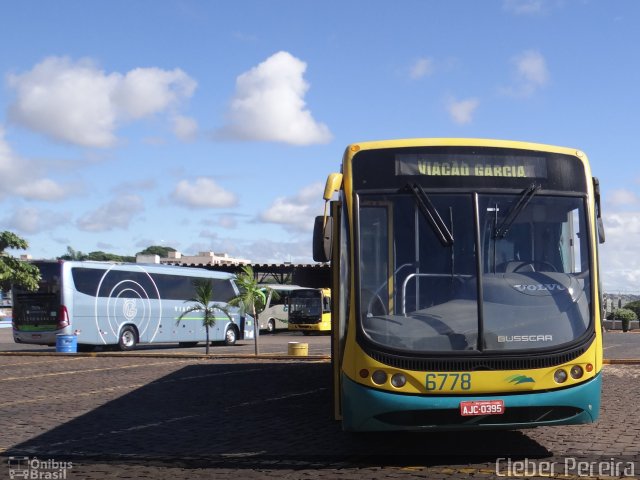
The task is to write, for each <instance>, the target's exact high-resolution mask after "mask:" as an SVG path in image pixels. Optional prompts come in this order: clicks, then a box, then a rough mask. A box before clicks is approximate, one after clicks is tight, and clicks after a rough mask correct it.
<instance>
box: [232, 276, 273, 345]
mask: <svg viewBox="0 0 640 480" xmlns="http://www.w3.org/2000/svg"><path fill="white" fill-rule="evenodd" d="M241 270H242V271H241V272H240V273H239V274H238V275H237V277H236V284H237V285H238V288H239V289H240V294H239V295H237V296H236V297H234V298H232V299H231V300H229V305H231V306H236V307H240V309H241V310H242V312H246V313H250V314H251V316H252V317H253V340H254V350H255V354H256V355H258V353H259V352H260V348H259V347H258V325H259V322H258V314H257V312H258V311H260V309H261V308H264V305H265V304H266V303H267V302H266V298H267V294H268V293H269V292H271V294H272V295H274V296H276V297H277V295H278V294H277V292H275V291H274V290H272V289H271V288H269V287H265V286H262V285H259V284H258V281H257V280H256V276H255V274H254V272H253V267H251V265H243V266H242V268H241Z"/></svg>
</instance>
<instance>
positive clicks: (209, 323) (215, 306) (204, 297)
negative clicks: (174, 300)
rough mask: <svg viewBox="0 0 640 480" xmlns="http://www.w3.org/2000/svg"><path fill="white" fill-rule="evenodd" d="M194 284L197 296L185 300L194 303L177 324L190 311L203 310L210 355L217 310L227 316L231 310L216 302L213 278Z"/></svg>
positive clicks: (203, 321)
mask: <svg viewBox="0 0 640 480" xmlns="http://www.w3.org/2000/svg"><path fill="white" fill-rule="evenodd" d="M193 286H194V287H195V289H196V293H195V297H193V298H190V299H189V300H186V301H185V303H187V302H189V303H192V305H191V306H190V307H189V308H187V309H186V310H185V311H184V312H182V313H181V314H180V316H179V317H178V320H176V325H178V324H180V322H181V321H182V320H183V319H184V317H186V316H187V315H189V314H190V313H193V312H202V325H203V326H204V328H205V331H206V333H207V335H206V336H207V346H206V353H207V355H208V354H209V343H211V342H210V341H209V328H211V327H213V326H214V325H215V323H216V310H219V311H221V312H223V313H224V314H225V315H226V316H227V317H229V312H228V311H227V309H226V307H225V306H223V305H221V304H219V303H214V301H213V283H212V282H211V280H207V279H198V280H194V281H193Z"/></svg>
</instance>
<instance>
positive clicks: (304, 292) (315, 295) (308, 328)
mask: <svg viewBox="0 0 640 480" xmlns="http://www.w3.org/2000/svg"><path fill="white" fill-rule="evenodd" d="M289 330H290V331H297V332H302V333H304V334H305V335H308V334H310V333H313V332H325V333H327V332H331V290H330V289H328V288H301V289H298V290H294V291H292V292H291V293H290V294H289Z"/></svg>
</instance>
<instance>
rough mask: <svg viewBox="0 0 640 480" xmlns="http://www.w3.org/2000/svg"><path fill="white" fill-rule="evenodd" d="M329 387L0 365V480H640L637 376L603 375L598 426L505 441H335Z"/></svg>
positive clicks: (301, 367) (178, 366) (203, 374)
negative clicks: (513, 478)
mask: <svg viewBox="0 0 640 480" xmlns="http://www.w3.org/2000/svg"><path fill="white" fill-rule="evenodd" d="M329 385H330V364H329V363H328V362H326V361H308V360H307V361H285V360H282V361H269V360H246V359H235V360H234V359H215V360H197V359H171V358H168V359H159V358H137V357H122V358H102V357H98V358H88V357H72V356H68V357H67V356H57V357H29V356H18V357H10V356H9V357H0V392H1V395H0V455H1V457H0V479H2V478H10V476H11V474H13V475H14V478H68V479H84V478H87V479H99V478H154V479H156V478H178V479H180V478H196V479H199V478H222V479H224V478H234V479H236V478H270V477H277V478H291V479H298V478H300V479H314V478H340V479H361V478H495V477H497V476H500V475H506V474H508V473H510V472H515V473H518V472H520V471H521V472H522V473H528V474H529V475H528V477H529V478H537V477H536V476H537V475H538V476H539V477H540V478H549V477H550V476H551V477H555V478H579V476H581V474H584V473H586V474H589V473H591V477H593V476H596V475H595V474H597V473H603V478H606V477H610V476H611V475H610V473H615V475H613V476H615V477H622V476H624V475H626V474H631V473H633V474H634V475H635V476H640V456H639V454H638V450H639V446H640V420H639V419H638V416H637V413H636V407H635V405H636V404H637V399H638V398H639V397H640V367H638V366H634V365H608V366H605V370H604V389H603V390H604V391H603V408H602V416H601V419H600V421H599V422H598V423H597V424H595V425H583V426H575V427H555V428H546V427H545V428H538V429H532V430H523V431H507V432H504V431H501V432H471V433H464V434H460V433H421V434H406V433H403V434H389V433H385V434H357V435H354V434H347V433H344V432H342V431H341V430H340V427H339V425H338V424H337V423H336V422H334V421H333V420H332V419H331V391H330V386H329ZM567 462H568V463H567ZM578 462H582V463H578ZM629 462H631V463H629ZM631 466H633V471H631V470H629V468H631ZM567 467H573V468H569V470H565V469H566V468H567ZM580 467H582V470H579V468H580ZM589 468H591V471H589ZM603 468H604V471H603ZM625 468H626V469H627V470H626V471H625ZM518 469H520V470H518ZM585 469H586V470H585ZM594 469H595V470H594ZM32 471H36V472H38V475H40V476H39V477H36V476H34V475H35V474H34V473H31V472H32ZM25 472H26V473H27V474H28V475H31V476H30V477H24V476H19V475H23V474H24V473H25ZM56 473H57V474H58V476H57V477H52V476H51V475H53V474H56ZM565 473H568V474H569V476H564V474H565ZM62 474H64V477H63V476H62ZM550 474H551V475H550Z"/></svg>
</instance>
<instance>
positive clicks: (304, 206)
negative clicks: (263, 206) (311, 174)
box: [258, 182, 324, 231]
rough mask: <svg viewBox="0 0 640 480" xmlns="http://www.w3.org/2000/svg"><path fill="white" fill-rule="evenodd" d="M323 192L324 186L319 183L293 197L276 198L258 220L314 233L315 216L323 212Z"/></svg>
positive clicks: (305, 188)
mask: <svg viewBox="0 0 640 480" xmlns="http://www.w3.org/2000/svg"><path fill="white" fill-rule="evenodd" d="M323 192H324V185H323V184H322V183H319V182H318V183H314V184H312V185H309V186H307V187H304V188H303V189H302V190H300V191H299V192H298V193H297V194H296V195H294V196H293V197H279V198H276V199H275V201H274V202H273V204H271V206H270V207H269V208H268V209H267V210H265V211H264V212H262V213H260V214H259V215H258V219H259V220H260V221H262V222H266V223H276V224H278V225H282V226H285V227H289V228H292V229H293V230H296V231H312V230H313V221H314V218H315V216H316V215H319V214H320V213H321V212H322V193H323Z"/></svg>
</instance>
